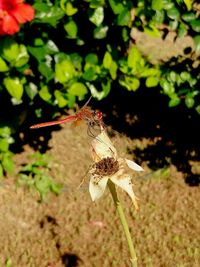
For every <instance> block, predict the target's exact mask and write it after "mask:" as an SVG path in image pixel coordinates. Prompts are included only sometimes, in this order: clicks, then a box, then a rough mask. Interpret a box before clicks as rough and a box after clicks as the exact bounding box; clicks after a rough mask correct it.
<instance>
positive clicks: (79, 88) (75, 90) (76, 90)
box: [68, 82, 87, 97]
mask: <svg viewBox="0 0 200 267" xmlns="http://www.w3.org/2000/svg"><path fill="white" fill-rule="evenodd" d="M68 92H69V93H70V94H71V95H74V96H79V97H83V96H84V95H85V94H87V87H86V86H85V85H84V84H83V83H79V82H77V83H73V84H72V85H71V86H70V88H69V89H68Z"/></svg>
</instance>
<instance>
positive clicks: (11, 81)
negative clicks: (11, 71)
mask: <svg viewBox="0 0 200 267" xmlns="http://www.w3.org/2000/svg"><path fill="white" fill-rule="evenodd" d="M3 83H4V86H5V87H6V89H7V91H8V93H9V94H10V95H11V96H12V97H14V98H16V99H17V100H20V99H21V97H22V95H23V90H24V89H23V85H22V83H21V81H20V79H19V78H17V77H16V78H9V77H7V78H4V80H3Z"/></svg>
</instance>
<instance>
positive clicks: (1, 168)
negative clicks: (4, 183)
mask: <svg viewBox="0 0 200 267" xmlns="http://www.w3.org/2000/svg"><path fill="white" fill-rule="evenodd" d="M1 177H3V167H2V165H1V163H0V178H1Z"/></svg>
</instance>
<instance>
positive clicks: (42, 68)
mask: <svg viewBox="0 0 200 267" xmlns="http://www.w3.org/2000/svg"><path fill="white" fill-rule="evenodd" d="M38 70H39V72H40V73H41V74H42V75H43V76H44V77H45V78H46V80H47V82H49V81H50V80H51V79H53V77H54V71H53V70H52V69H51V67H50V66H49V63H46V62H39V66H38Z"/></svg>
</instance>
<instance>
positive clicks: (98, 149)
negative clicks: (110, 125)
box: [92, 130, 117, 161]
mask: <svg viewBox="0 0 200 267" xmlns="http://www.w3.org/2000/svg"><path fill="white" fill-rule="evenodd" d="M92 148H93V151H94V152H95V153H96V155H97V158H98V160H99V159H103V158H107V157H114V158H116V157H117V151H116V148H115V147H114V146H113V144H112V142H111V140H110V138H109V137H108V135H107V133H106V131H105V130H103V131H102V132H101V133H100V134H99V135H98V136H97V137H96V138H94V139H93V141H92ZM93 158H94V160H95V161H96V160H97V158H96V157H94V155H93Z"/></svg>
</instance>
